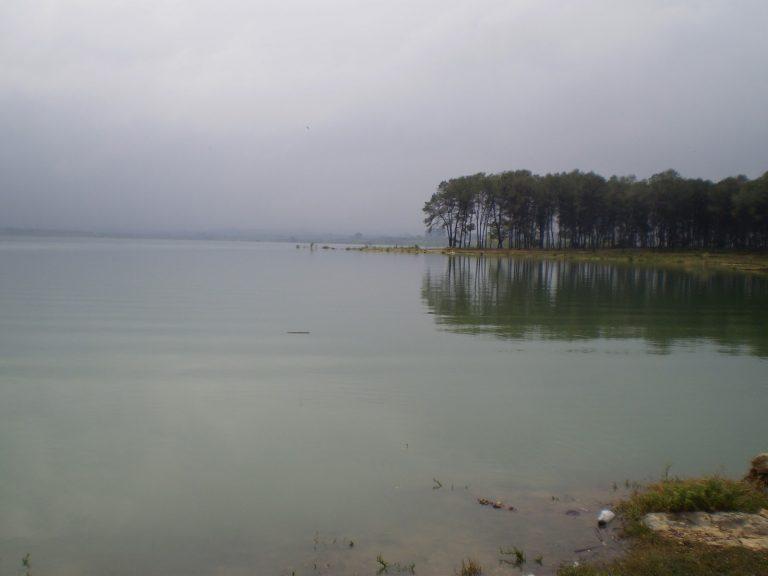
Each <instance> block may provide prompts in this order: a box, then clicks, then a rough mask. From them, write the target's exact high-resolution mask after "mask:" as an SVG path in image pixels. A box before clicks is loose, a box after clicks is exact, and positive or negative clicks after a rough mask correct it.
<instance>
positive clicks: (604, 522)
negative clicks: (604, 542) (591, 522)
mask: <svg viewBox="0 0 768 576" xmlns="http://www.w3.org/2000/svg"><path fill="white" fill-rule="evenodd" d="M614 518H616V514H614V513H613V512H611V511H610V510H601V511H600V514H598V515H597V525H598V526H600V528H604V527H605V526H608V524H609V523H610V522H611V520H613V519H614Z"/></svg>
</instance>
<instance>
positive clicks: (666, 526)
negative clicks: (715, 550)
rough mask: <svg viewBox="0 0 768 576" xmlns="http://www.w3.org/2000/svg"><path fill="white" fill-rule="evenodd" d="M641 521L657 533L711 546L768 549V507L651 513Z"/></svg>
mask: <svg viewBox="0 0 768 576" xmlns="http://www.w3.org/2000/svg"><path fill="white" fill-rule="evenodd" d="M643 524H645V526H647V527H648V528H650V529H651V530H653V531H654V532H657V533H659V534H660V535H663V536H666V537H668V538H672V539H674V540H680V541H684V542H697V543H702V544H710V545H712V546H743V547H745V548H749V549H752V550H764V551H768V510H761V511H760V512H759V513H757V514H748V513H746V512H715V513H711V514H710V513H707V512H681V513H676V514H670V513H653V514H646V515H645V516H644V517H643Z"/></svg>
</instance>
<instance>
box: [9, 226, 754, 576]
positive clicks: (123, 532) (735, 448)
mask: <svg viewBox="0 0 768 576" xmlns="http://www.w3.org/2000/svg"><path fill="white" fill-rule="evenodd" d="M767 326H768V282H767V281H766V280H765V279H756V278H750V277H746V276H739V275H717V274H715V275H689V274H686V273H683V272H674V271H661V270H654V269H650V268H633V267H621V266H604V265H594V264H568V263H555V262H532V261H526V260H496V259H491V260H488V259H479V258H471V257H470V258H462V257H447V256H441V255H428V256H425V255H419V256H408V255H397V254H363V253H358V252H350V251H344V250H343V249H340V250H335V251H331V250H326V251H324V250H318V251H314V252H310V251H309V250H307V249H300V250H297V249H296V248H295V247H294V246H293V245H270V244H253V243H225V242H173V241H117V240H72V239H69V240H52V239H40V240H11V239H5V240H2V241H0V327H1V328H2V329H1V331H0V573H2V574H12V573H16V572H15V571H18V570H19V568H20V563H21V558H22V557H23V556H24V554H26V553H27V552H29V553H31V558H32V562H33V567H34V568H35V573H39V574H54V573H55V574H64V575H66V574H116V575H123V574H141V575H148V574H158V575H160V574H179V575H181V574H185V575H186V574H222V575H224V574H227V575H228V574H236V575H240V574H291V572H292V571H295V572H296V574H353V573H356V574H375V572H376V567H377V566H376V562H375V558H376V555H377V554H379V553H381V554H383V555H384V557H385V558H386V559H387V560H389V561H390V562H401V563H403V564H408V563H410V562H415V563H416V573H417V574H446V573H451V571H452V569H453V567H455V566H456V565H458V564H459V563H460V561H461V559H462V557H466V556H469V555H472V556H475V557H478V558H480V559H481V560H482V561H483V563H484V564H485V566H486V568H487V572H488V573H491V574H494V573H498V574H512V573H517V572H516V570H515V569H513V568H511V567H509V566H506V565H503V564H498V558H499V554H498V549H499V547H500V546H503V547H508V546H513V545H515V546H519V547H523V548H525V549H526V551H527V552H528V555H529V558H532V557H533V556H535V555H536V554H538V553H543V554H544V559H545V560H544V563H545V565H544V567H543V568H542V567H539V566H529V568H528V569H527V570H526V571H534V572H536V573H537V574H540V573H547V572H548V571H551V570H552V569H554V566H555V565H556V563H557V562H559V561H561V560H570V559H572V558H574V557H575V556H574V552H573V551H574V550H575V549H577V548H581V547H584V546H586V545H591V544H593V543H594V542H595V540H596V537H595V535H594V533H593V529H592V526H593V518H594V511H595V510H596V509H597V507H599V506H600V505H601V504H602V503H603V502H605V501H607V500H610V499H611V498H613V497H615V493H614V492H613V489H612V487H611V486H612V483H613V482H617V483H618V484H619V486H620V488H619V490H618V491H617V493H618V494H619V495H620V494H621V493H622V491H623V485H624V480H625V479H632V480H644V479H647V478H650V477H657V476H658V475H659V474H660V473H661V472H662V471H663V469H664V467H665V466H666V465H667V464H671V465H672V472H673V473H678V474H689V473H701V472H715V471H724V472H726V473H729V474H734V475H738V474H741V473H742V472H743V471H744V469H745V466H746V462H747V460H748V459H749V458H750V457H751V456H753V455H754V454H755V453H757V452H759V451H763V450H765V449H766V448H767V447H768V446H766V444H765V442H766V439H768V419H766V418H765V407H766V406H768V328H767ZM291 331H309V332H310V334H308V335H306V334H289V333H288V332H291ZM433 479H437V480H439V481H440V482H441V483H442V485H443V487H442V488H441V489H437V490H435V489H433V487H435V486H436V485H435V483H434V481H433ZM451 488H453V489H451ZM481 496H482V497H488V498H493V499H502V500H504V502H505V503H508V504H514V505H515V506H516V507H517V508H518V510H517V511H516V512H510V511H506V510H505V511H494V510H491V509H489V508H487V507H482V506H479V505H478V504H477V503H476V498H477V497H481ZM553 497H554V499H553ZM569 509H570V510H577V511H580V512H582V513H581V515H580V516H573V515H570V516H569V515H566V514H565V512H566V510H569ZM350 540H351V541H353V542H354V547H350V545H349V542H350Z"/></svg>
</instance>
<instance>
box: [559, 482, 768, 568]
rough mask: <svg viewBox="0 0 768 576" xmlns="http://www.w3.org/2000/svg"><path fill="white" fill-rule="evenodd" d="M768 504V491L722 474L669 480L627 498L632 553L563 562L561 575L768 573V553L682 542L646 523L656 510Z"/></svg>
mask: <svg viewBox="0 0 768 576" xmlns="http://www.w3.org/2000/svg"><path fill="white" fill-rule="evenodd" d="M766 507H768V494H766V493H765V492H764V491H761V490H760V489H758V488H756V487H755V486H754V485H753V484H750V483H749V482H745V481H740V480H729V479H727V478H722V477H719V476H712V477H707V478H697V479H686V480H681V479H676V478H675V479H667V480H662V481H661V482H658V483H656V484H651V485H649V486H647V487H645V488H644V489H642V490H637V491H635V492H634V493H633V494H632V495H631V496H630V497H629V498H628V499H627V500H625V501H623V502H621V503H620V504H619V506H618V511H619V512H620V513H621V516H622V519H623V523H624V524H623V529H624V535H625V536H627V537H628V538H629V539H630V546H629V549H628V550H627V552H626V554H624V555H622V556H621V557H619V558H617V559H615V560H613V561H611V562H608V563H602V564H594V565H590V564H582V565H573V566H563V567H562V568H560V570H559V571H558V576H611V575H617V574H621V575H622V576H710V575H712V574H721V575H723V576H726V575H734V576H735V575H742V574H743V575H758V574H768V553H766V552H765V551H757V550H750V549H747V548H743V547H738V546H736V547H722V546H713V545H709V544H704V543H700V542H680V541H677V540H672V539H668V538H665V537H663V536H660V535H658V534H656V533H654V532H652V531H651V530H649V529H648V528H646V527H645V525H644V524H643V523H642V519H643V517H644V516H645V515H646V514H648V513H651V512H749V513H754V512H757V511H759V510H760V509H762V508H766Z"/></svg>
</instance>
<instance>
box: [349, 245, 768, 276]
mask: <svg viewBox="0 0 768 576" xmlns="http://www.w3.org/2000/svg"><path fill="white" fill-rule="evenodd" d="M346 250H351V251H357V252H372V253H386V254H442V255H447V256H458V255H462V256H489V257H504V258H531V259H541V260H571V261H578V262H605V263H611V264H642V265H654V266H664V267H674V268H682V269H686V270H692V271H694V270H695V271H705V270H718V271H734V272H742V273H747V274H760V275H768V253H765V252H746V251H745V252H732V251H706V250H689V251H666V250H652V249H629V248H627V249H625V248H609V249H601V250H581V249H573V250H553V249H546V248H542V249H538V248H500V249H499V248H446V247H443V248H431V247H430V248H424V247H421V246H361V247H348V248H346Z"/></svg>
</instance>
